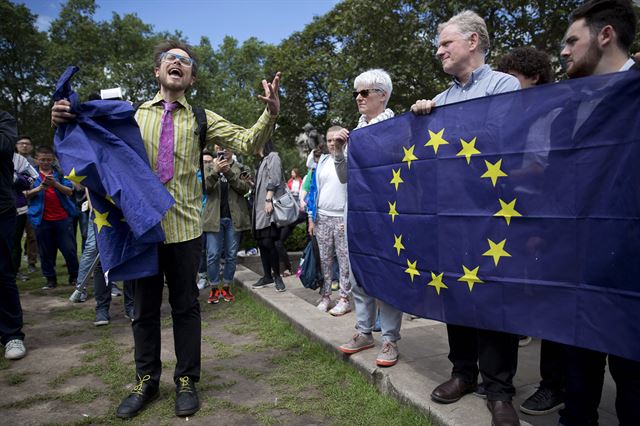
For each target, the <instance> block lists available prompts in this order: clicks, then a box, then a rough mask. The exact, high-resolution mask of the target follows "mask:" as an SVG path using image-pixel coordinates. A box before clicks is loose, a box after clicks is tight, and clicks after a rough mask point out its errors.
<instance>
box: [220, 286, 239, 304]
mask: <svg viewBox="0 0 640 426" xmlns="http://www.w3.org/2000/svg"><path fill="white" fill-rule="evenodd" d="M222 297H223V299H224V301H225V302H233V301H234V300H236V297H235V296H234V295H233V293H231V289H230V288H229V287H222Z"/></svg>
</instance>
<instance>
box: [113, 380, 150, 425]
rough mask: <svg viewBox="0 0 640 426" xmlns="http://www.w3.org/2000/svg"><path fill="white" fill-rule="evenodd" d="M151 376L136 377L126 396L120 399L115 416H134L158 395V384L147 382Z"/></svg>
mask: <svg viewBox="0 0 640 426" xmlns="http://www.w3.org/2000/svg"><path fill="white" fill-rule="evenodd" d="M150 378H151V376H149V375H148V374H147V375H145V376H144V377H143V378H140V377H138V379H139V380H140V381H139V382H138V384H137V385H135V386H134V388H133V390H132V391H131V393H130V394H129V396H128V397H126V398H125V399H123V400H122V402H121V403H120V406H119V407H118V410H117V411H116V416H118V417H120V418H121V419H129V418H131V417H135V416H137V415H138V413H140V411H142V410H143V409H144V407H146V406H147V404H149V403H150V402H151V401H153V400H154V399H156V398H157V397H158V394H159V392H158V384H157V383H149V379H150Z"/></svg>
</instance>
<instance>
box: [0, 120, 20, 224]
mask: <svg viewBox="0 0 640 426" xmlns="http://www.w3.org/2000/svg"><path fill="white" fill-rule="evenodd" d="M17 137H18V135H17V131H16V120H15V119H14V118H13V117H12V116H11V115H10V114H9V113H7V112H4V111H0V214H2V213H6V212H8V211H10V210H11V209H13V210H14V211H15V209H16V198H15V192H14V189H13V150H14V147H15V144H16V138H17Z"/></svg>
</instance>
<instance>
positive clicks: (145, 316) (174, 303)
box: [132, 237, 202, 385]
mask: <svg viewBox="0 0 640 426" xmlns="http://www.w3.org/2000/svg"><path fill="white" fill-rule="evenodd" d="M201 251H202V241H201V237H198V238H196V239H193V240H190V241H185V242H182V243H175V244H160V245H159V261H160V269H159V270H160V273H159V274H158V275H155V276H152V277H146V278H142V279H139V280H136V281H135V288H134V315H135V316H134V320H133V324H132V327H133V338H134V341H135V360H136V373H137V374H138V376H139V377H141V378H142V377H144V376H145V375H147V374H148V375H149V376H151V379H150V381H151V382H152V383H155V384H156V385H157V384H158V383H159V381H160V374H161V372H162V362H161V360H160V306H161V305H162V291H163V288H164V281H165V278H166V282H167V287H168V289H169V304H170V305H171V319H172V321H173V341H174V347H175V353H176V359H177V363H176V369H175V372H174V375H173V377H174V381H177V378H178V377H182V376H189V377H190V378H191V379H192V380H193V381H196V382H197V381H198V380H199V379H200V339H201V328H200V304H199V303H198V287H197V285H196V278H197V274H198V266H199V263H200V252H201Z"/></svg>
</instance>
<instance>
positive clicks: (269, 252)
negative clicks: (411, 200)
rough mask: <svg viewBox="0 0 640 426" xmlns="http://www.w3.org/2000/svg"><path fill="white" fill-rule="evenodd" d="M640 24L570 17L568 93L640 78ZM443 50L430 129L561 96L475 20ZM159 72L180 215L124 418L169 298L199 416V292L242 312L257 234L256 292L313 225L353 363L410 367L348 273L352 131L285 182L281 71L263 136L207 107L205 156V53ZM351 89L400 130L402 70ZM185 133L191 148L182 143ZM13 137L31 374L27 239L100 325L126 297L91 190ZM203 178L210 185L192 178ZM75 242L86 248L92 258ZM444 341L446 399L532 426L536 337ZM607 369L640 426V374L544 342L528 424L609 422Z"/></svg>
mask: <svg viewBox="0 0 640 426" xmlns="http://www.w3.org/2000/svg"><path fill="white" fill-rule="evenodd" d="M636 25H637V17H636V16H635V13H634V10H633V6H632V4H631V1H630V0H590V1H587V2H586V3H585V4H584V5H583V6H581V7H579V8H578V9H576V10H575V11H573V12H572V14H571V15H570V25H569V27H568V29H567V32H566V35H565V37H564V40H563V48H562V50H561V52H560V56H561V58H562V60H563V62H564V64H565V66H566V72H567V75H568V76H569V78H577V77H585V76H590V75H600V74H606V73H613V72H620V71H627V70H629V69H630V68H632V67H637V65H636V63H635V62H634V60H633V58H631V57H630V56H629V48H630V46H631V44H632V42H633V39H634V36H635V31H636ZM437 36H438V48H437V51H436V52H435V54H436V56H437V57H438V59H439V60H440V61H441V63H442V68H443V71H444V72H445V73H446V74H448V75H449V76H451V78H452V80H453V82H452V84H451V85H450V86H449V87H448V88H447V89H446V90H445V91H443V92H442V93H440V94H438V95H437V96H435V97H433V98H432V99H420V100H416V102H415V103H414V104H413V105H412V106H411V107H410V110H411V111H412V112H413V113H414V114H418V115H421V114H430V113H431V112H432V111H433V110H434V109H436V108H438V107H442V106H444V105H447V104H451V103H455V102H459V101H464V100H469V99H474V98H479V97H484V96H490V95H495V94H500V93H506V92H511V91H516V90H520V89H524V88H528V87H532V86H537V85H542V84H551V83H552V75H553V72H552V67H551V62H550V59H549V56H548V55H547V53H545V52H542V51H540V50H537V49H535V48H532V47H521V48H516V49H514V50H512V51H511V52H509V53H507V54H505V55H502V57H501V58H500V59H499V61H498V62H497V68H498V70H497V71H496V70H493V69H492V68H491V67H490V66H489V65H488V64H487V63H486V58H487V54H488V52H489V49H490V36H489V33H488V30H487V26H486V24H485V22H484V20H483V19H482V18H481V17H480V16H479V15H477V14H476V13H475V12H472V11H463V12H461V13H459V14H457V15H455V16H453V17H452V18H450V19H449V20H448V21H446V22H444V23H441V24H440V25H439V27H438V34H437ZM636 59H640V58H636ZM154 63H155V68H154V73H155V77H156V78H157V80H158V83H159V92H158V93H157V95H156V96H155V97H154V98H153V99H151V100H149V101H147V102H144V103H142V104H141V105H140V106H139V107H138V108H137V110H136V113H135V119H136V121H137V122H138V124H139V126H140V130H141V134H142V139H143V141H144V147H145V149H146V152H147V155H148V160H149V165H150V167H151V169H152V170H154V171H155V172H156V173H157V175H158V178H159V179H160V181H161V182H162V183H163V184H164V185H165V188H166V189H167V190H168V191H169V193H170V194H171V195H172V196H173V198H174V199H175V205H174V206H173V207H172V208H171V209H170V210H169V211H168V212H167V214H166V215H165V217H164V218H163V220H162V228H163V231H164V233H165V241H164V243H162V244H159V245H158V251H159V263H158V267H159V272H158V274H157V275H155V276H150V277H143V278H140V279H137V280H131V281H126V282H125V283H124V295H125V314H126V316H127V317H128V318H130V319H131V321H132V330H133V336H134V343H135V354H134V358H135V365H136V382H137V385H136V386H135V387H134V388H133V390H132V391H131V393H130V394H129V395H128V396H127V397H126V398H125V399H124V400H123V401H122V403H121V404H120V405H119V407H118V409H117V416H118V417H121V418H129V417H133V416H135V415H137V414H138V413H139V412H140V411H141V410H142V409H144V407H145V406H146V405H147V404H148V403H149V402H150V401H152V400H154V399H155V398H157V397H158V395H159V392H158V389H159V380H160V375H161V370H162V363H161V360H160V344H161V342H160V306H161V303H162V294H163V290H164V287H165V283H166V287H167V289H168V292H169V303H170V305H171V312H172V318H173V335H174V342H175V351H176V358H177V363H176V367H175V371H174V374H173V377H174V382H175V384H176V401H175V412H176V415H178V416H190V415H192V414H194V413H195V412H197V411H198V410H199V408H200V400H199V397H198V393H197V390H196V383H197V382H198V381H199V379H200V363H201V356H200V345H201V329H200V327H201V318H200V305H199V303H198V297H199V291H201V290H205V289H208V291H209V296H208V299H207V303H210V304H217V303H219V302H220V301H227V302H231V301H233V300H234V295H233V282H234V275H235V271H236V259H237V255H238V249H239V246H240V240H241V235H242V232H244V231H251V235H252V236H253V238H254V239H255V241H256V242H257V245H258V247H259V254H260V259H261V263H262V269H263V273H262V276H261V277H260V279H259V280H258V281H257V282H256V283H254V284H253V285H252V287H253V288H254V289H263V288H267V287H275V290H276V291H278V292H283V291H286V286H285V283H284V280H283V277H287V276H290V275H292V271H293V270H294V265H292V264H291V261H290V259H289V256H288V254H287V252H286V249H285V248H284V241H285V240H286V239H287V237H288V236H289V235H290V234H291V232H292V230H293V229H294V227H295V226H297V225H298V224H301V223H305V224H306V227H307V233H308V236H309V238H310V239H311V238H314V239H315V240H316V241H317V245H318V248H319V258H320V268H321V271H322V277H323V282H322V285H321V287H320V291H319V293H320V298H319V300H318V302H317V307H318V309H320V310H321V311H323V312H328V313H329V314H331V315H333V316H342V315H346V314H348V313H350V312H352V311H355V312H354V317H355V318H354V320H355V330H356V331H355V333H354V335H353V337H352V338H351V339H350V340H349V341H347V342H345V343H344V344H342V345H340V346H339V347H338V349H339V350H340V351H341V352H343V353H345V354H349V355H350V354H354V353H358V352H360V351H364V350H367V349H370V348H373V347H374V346H375V344H374V338H373V334H372V332H373V331H380V332H381V334H380V338H381V343H382V344H381V349H380V351H379V353H378V355H377V357H376V364H377V365H378V366H380V367H391V366H393V365H395V364H396V363H397V362H398V360H399V358H400V349H399V345H398V342H399V340H400V331H401V327H402V318H403V312H402V311H400V310H398V309H397V308H396V307H394V306H393V305H391V304H388V303H386V302H385V301H383V300H377V299H375V298H374V297H372V296H370V295H369V294H367V292H366V291H365V290H364V287H363V286H362V283H359V282H358V280H356V278H355V277H354V274H353V272H352V269H351V267H350V263H349V249H348V242H347V227H348V225H349V223H348V221H347V205H348V202H347V187H348V185H349V169H348V167H347V157H348V140H349V130H348V129H346V128H345V127H343V126H340V125H334V126H331V127H329V128H328V129H327V130H326V145H324V144H323V145H321V146H318V147H316V148H314V149H313V150H312V151H311V152H310V153H309V156H308V158H307V168H308V173H307V174H306V175H305V176H304V178H302V176H301V175H300V174H299V171H298V169H293V170H292V171H291V174H290V179H288V181H287V180H286V179H285V174H284V171H283V166H282V161H281V158H280V156H279V155H278V153H277V151H276V148H275V146H274V143H273V140H272V133H273V130H274V127H275V122H276V119H277V117H278V115H279V113H280V99H279V96H278V88H279V80H280V73H277V74H276V76H275V78H274V79H273V81H272V82H267V81H265V80H263V82H262V85H263V89H264V95H262V96H259V99H260V100H261V101H262V102H264V103H265V105H266V108H265V110H264V112H263V113H262V115H261V116H260V117H259V118H258V120H257V121H256V123H255V124H254V125H253V126H252V127H251V128H248V129H245V128H242V127H240V126H237V125H235V124H233V123H230V122H228V121H227V120H225V119H224V118H222V117H220V116H219V115H217V114H216V113H214V112H212V111H209V110H205V112H206V142H207V146H208V149H205V150H204V151H200V150H199V149H198V143H197V142H198V141H197V140H196V139H197V135H196V134H195V133H194V132H192V131H186V130H185V129H192V128H195V124H196V117H194V113H193V110H194V108H193V107H192V106H191V105H190V104H189V102H188V101H187V97H186V94H187V92H188V90H189V88H190V87H191V86H192V85H193V84H194V83H195V79H196V76H197V71H198V63H197V61H196V59H195V57H194V52H193V51H192V49H191V47H190V46H188V45H186V44H184V43H182V42H177V41H172V40H167V41H164V42H161V43H160V44H158V46H156V49H155V51H154ZM353 88H354V91H353V97H354V100H355V104H356V107H357V110H358V113H359V114H360V117H359V120H358V125H357V127H356V129H359V128H363V127H365V126H369V125H372V124H375V123H378V122H381V121H383V120H387V119H390V118H392V117H394V112H393V111H392V110H391V109H389V108H387V104H388V102H389V99H390V97H391V94H392V89H393V84H392V79H391V76H390V75H389V73H388V72H386V71H385V70H382V69H369V70H367V71H365V72H363V73H361V74H360V75H358V76H357V77H356V78H355V80H354V82H353ZM71 107H72V105H71V103H70V102H69V101H68V100H61V101H57V102H56V103H55V104H54V106H53V108H52V116H51V117H52V124H53V125H55V126H59V125H63V124H65V123H69V122H71V121H73V120H75V119H76V118H77V117H76V115H75V113H74V111H73V110H72V108H71ZM550 113H551V114H552V113H553V112H550ZM174 129H175V130H174ZM539 130H540V131H544V129H539ZM178 134H180V135H181V136H180V137H177V136H176V137H174V135H178ZM0 136H1V139H0V142H1V145H0V148H1V160H2V165H1V167H0V303H1V306H0V335H1V338H2V344H3V345H4V346H5V356H6V358H8V359H20V358H22V357H24V356H25V354H26V347H25V345H24V337H25V335H24V333H23V332H22V310H21V307H20V299H19V295H18V289H17V286H16V273H17V271H18V270H19V269H20V262H21V259H22V250H23V249H22V240H23V235H24V234H26V237H25V238H24V239H25V240H26V247H25V251H26V253H27V259H28V264H27V271H28V272H29V273H33V272H34V271H35V266H36V262H37V260H39V263H40V268H41V272H42V275H43V276H44V278H45V283H44V287H43V289H52V288H56V287H57V286H58V280H57V275H56V269H55V259H56V253H57V251H58V250H59V251H60V252H61V253H62V255H63V256H64V259H65V263H66V268H67V270H68V276H69V284H70V285H72V286H74V291H73V294H71V297H70V300H71V301H72V302H84V301H86V300H87V297H88V294H87V283H88V281H89V280H90V277H91V276H93V279H94V295H95V299H96V319H95V322H94V324H95V325H96V326H103V325H106V324H109V320H110V317H109V305H110V302H111V295H112V293H113V292H114V291H115V293H114V294H117V293H118V289H117V287H116V286H115V284H114V283H111V282H109V281H108V280H107V281H105V275H104V274H103V271H102V269H101V267H100V259H99V253H98V250H97V247H96V236H95V234H96V232H95V230H94V223H93V220H92V219H93V213H92V209H91V202H90V199H89V197H88V195H87V191H85V190H84V189H83V188H82V187H80V186H79V185H76V184H74V183H72V182H71V181H70V180H69V179H67V178H66V177H65V176H64V174H63V173H62V171H61V170H60V167H59V166H58V165H57V164H56V156H55V152H54V150H53V149H52V148H50V147H49V146H46V145H42V146H39V147H37V148H36V149H35V156H34V157H33V158H32V157H31V153H32V150H33V146H32V141H31V139H30V138H29V137H28V136H18V135H17V129H16V123H15V120H13V118H12V117H11V116H10V115H9V114H7V113H5V112H2V115H0ZM236 153H237V154H238V155H236ZM240 155H244V156H250V155H255V156H257V158H258V159H259V160H258V161H259V162H258V166H257V167H256V172H255V174H254V173H253V172H251V171H250V170H249V169H248V168H247V167H246V166H244V165H243V164H242V163H241V162H240V160H239V158H240ZM545 161H546V159H545V158H544V156H539V157H536V158H534V159H532V160H531V161H530V164H528V165H527V167H529V168H531V169H532V170H543V169H544V167H545ZM196 171H197V175H198V179H195V178H194V175H195V173H196ZM287 190H288V191H290V192H291V193H292V194H293V196H294V197H295V199H296V200H297V201H298V202H299V205H300V211H299V215H298V220H296V221H294V222H292V223H290V224H289V225H286V226H278V225H277V224H276V221H275V220H274V202H275V201H274V200H277V199H278V198H279V197H281V196H282V195H283V194H284V193H285V192H286V191H287ZM78 228H79V229H80V230H81V233H82V236H83V238H82V246H83V247H82V256H81V258H80V260H78V256H77V253H78V248H77V244H76V233H77V229H78ZM83 229H84V231H82V230H83ZM36 247H37V248H36ZM36 252H37V253H38V256H37V257H36ZM364 279H366V277H365V278H364ZM333 292H337V295H338V297H337V299H332V294H333ZM447 335H448V341H449V360H450V361H451V363H452V370H451V377H450V379H448V380H447V381H445V382H444V383H442V384H440V385H439V386H437V387H436V388H435V389H434V390H433V392H432V393H431V395H430V397H431V399H432V400H433V401H434V402H436V403H441V404H450V403H455V402H457V401H459V400H460V399H461V398H462V397H463V396H464V395H465V394H468V393H472V392H473V393H476V394H477V395H479V396H481V397H484V398H486V399H487V407H488V409H489V411H490V412H491V416H492V424H493V425H499V426H507V425H519V424H520V421H519V418H518V415H517V413H516V410H515V409H514V407H513V405H512V402H511V401H512V398H513V396H514V394H515V388H514V385H513V378H514V376H515V374H516V370H517V361H518V346H519V338H522V337H524V336H517V335H513V334H510V333H505V332H499V331H493V330H486V329H477V328H472V327H466V326H459V325H452V324H448V325H447ZM607 360H608V362H609V366H610V371H611V374H612V376H613V379H614V381H615V382H616V384H617V396H616V409H617V413H618V419H619V421H620V424H622V425H632V424H640V409H639V408H638V407H640V404H638V403H639V402H640V393H638V392H637V389H638V385H640V363H639V362H638V361H633V360H628V359H623V358H620V357H617V356H614V355H609V356H608V355H607V354H604V353H599V352H595V351H592V350H588V349H584V348H577V347H571V346H567V345H561V344H559V343H555V342H552V341H547V340H543V341H542V349H541V356H540V376H541V382H540V386H539V388H538V389H537V390H536V391H535V393H534V394H533V395H531V396H530V397H529V398H528V399H527V400H526V401H525V402H524V403H523V404H522V405H521V406H520V407H519V408H520V410H521V411H522V412H524V413H527V414H531V415H543V414H548V413H551V412H555V411H557V410H559V409H562V410H561V411H560V424H562V425H565V426H573V425H595V424H597V422H598V414H597V407H598V405H599V402H600V396H601V391H602V381H603V374H604V365H605V363H606V362H607ZM479 375H480V377H481V382H480V383H478V376H479Z"/></svg>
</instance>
